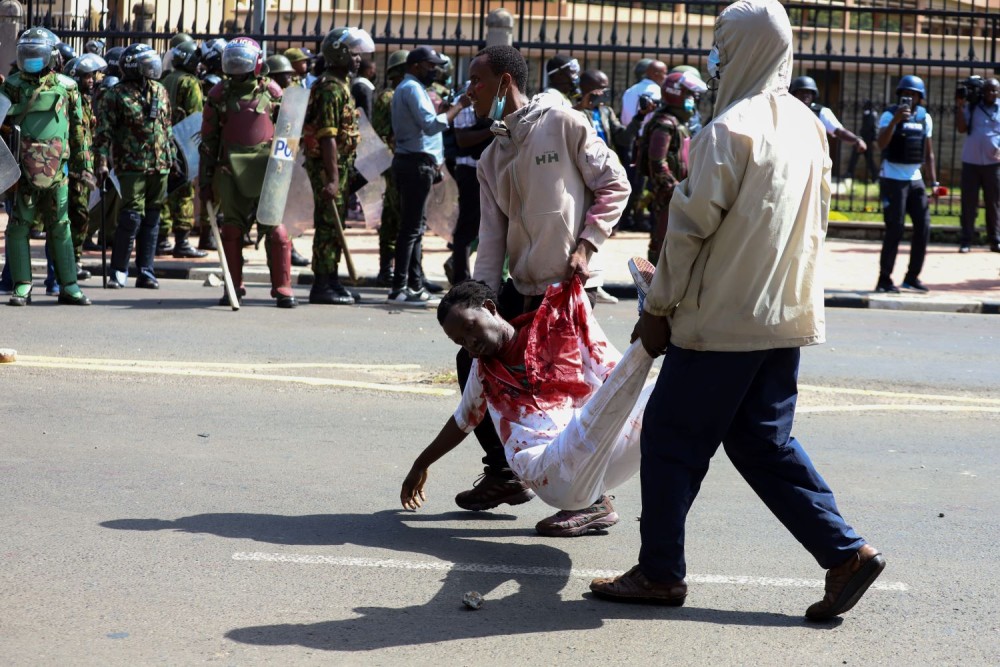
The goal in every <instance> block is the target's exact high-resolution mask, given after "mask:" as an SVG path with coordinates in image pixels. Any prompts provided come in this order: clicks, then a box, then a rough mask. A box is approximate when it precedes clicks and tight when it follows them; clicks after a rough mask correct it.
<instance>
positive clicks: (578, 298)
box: [454, 280, 621, 472]
mask: <svg viewBox="0 0 1000 667" xmlns="http://www.w3.org/2000/svg"><path fill="white" fill-rule="evenodd" d="M511 324H512V325H513V326H514V328H515V329H516V330H517V335H516V336H515V338H514V340H513V341H511V343H510V344H509V345H508V346H507V347H506V348H505V349H504V350H501V351H500V353H499V354H497V355H495V356H493V357H489V358H479V359H474V360H473V362H472V371H471V373H470V375H469V381H468V382H467V383H466V385H465V390H464V391H463V392H462V401H461V404H460V405H459V406H458V410H456V411H455V415H454V416H455V422H456V423H457V424H458V427H459V428H460V429H462V431H464V432H466V433H469V432H470V431H472V430H473V429H474V428H475V427H476V426H478V425H479V423H480V422H481V421H482V420H483V417H484V416H485V414H486V410H487V409H488V410H489V411H490V415H491V416H492V417H493V422H494V423H495V424H496V425H497V429H498V432H499V433H500V439H501V440H502V441H503V443H504V448H505V450H506V456H507V460H508V461H511V462H512V461H513V458H514V456H515V455H516V454H517V453H518V452H520V451H522V450H524V449H527V448H529V447H537V446H539V445H542V446H544V445H547V444H548V443H550V442H552V440H553V439H554V438H555V437H556V436H557V435H559V433H561V432H562V431H563V430H564V429H565V428H566V426H567V424H569V422H570V420H571V419H572V418H573V415H574V414H575V413H576V411H577V410H578V409H579V408H581V407H582V406H583V405H584V404H585V403H586V402H587V401H588V400H589V399H590V397H591V396H592V395H593V394H594V392H595V391H597V389H598V388H599V387H600V386H601V385H602V384H604V381H605V380H606V379H607V377H608V375H609V374H610V373H611V369H613V368H614V367H615V364H617V363H618V360H619V359H620V358H621V354H620V353H619V352H618V350H616V349H615V348H614V346H613V345H611V343H609V342H608V339H607V337H606V336H605V335H604V332H603V331H602V330H601V328H600V326H599V325H598V324H597V321H596V320H595V319H594V314H593V311H592V310H591V308H590V302H589V300H588V299H587V297H586V295H585V294H584V291H583V285H582V284H581V283H580V281H579V280H574V281H573V282H572V283H571V284H570V285H569V286H566V285H555V286H552V287H549V288H548V290H546V293H545V298H544V299H543V301H542V305H541V306H540V307H539V308H538V310H536V311H534V312H531V313H526V314H524V315H521V316H520V317H517V318H515V319H514V320H512V321H511ZM521 350H523V355H522V353H521ZM521 358H523V366H522V365H520V364H519V363H518V361H520V359H521ZM515 472H516V471H515Z"/></svg>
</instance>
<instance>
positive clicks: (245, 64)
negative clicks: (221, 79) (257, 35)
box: [222, 44, 260, 74]
mask: <svg viewBox="0 0 1000 667" xmlns="http://www.w3.org/2000/svg"><path fill="white" fill-rule="evenodd" d="M259 57H260V51H258V50H257V49H254V48H253V47H252V46H249V45H244V44H229V45H228V46H226V50H225V51H223V52H222V71H223V72H225V73H226V74H253V73H254V71H255V70H256V69H257V59H258V58H259Z"/></svg>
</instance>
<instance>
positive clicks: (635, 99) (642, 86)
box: [618, 79, 662, 125]
mask: <svg viewBox="0 0 1000 667" xmlns="http://www.w3.org/2000/svg"><path fill="white" fill-rule="evenodd" d="M661 94H662V92H661V91H660V84H658V83H656V82H655V81H653V80H651V79H643V80H642V81H640V82H639V83H637V84H635V85H634V86H632V87H631V88H629V89H628V90H626V91H625V93H624V94H623V95H622V112H621V113H620V114H619V115H618V118H619V119H620V120H621V122H622V125H628V124H629V123H630V122H632V118H633V117H634V116H635V114H636V112H637V111H638V110H639V96H640V95H649V96H650V97H652V98H653V99H654V100H656V101H657V102H659V101H660V96H661Z"/></svg>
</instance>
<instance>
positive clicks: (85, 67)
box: [76, 53, 108, 74]
mask: <svg viewBox="0 0 1000 667" xmlns="http://www.w3.org/2000/svg"><path fill="white" fill-rule="evenodd" d="M107 66H108V63H106V62H105V61H104V58H102V57H100V56H99V55H97V54H96V53H85V54H83V55H82V56H80V57H79V58H77V59H76V73H77V74H93V73H94V72H100V71H101V70H102V69H104V68H106V67H107Z"/></svg>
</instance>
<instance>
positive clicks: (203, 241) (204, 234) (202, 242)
mask: <svg viewBox="0 0 1000 667" xmlns="http://www.w3.org/2000/svg"><path fill="white" fill-rule="evenodd" d="M218 249H219V246H217V245H215V237H214V236H212V228H211V227H207V226H206V227H202V228H201V234H200V235H199V236H198V250H208V251H211V252H215V251H217V250H218Z"/></svg>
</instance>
